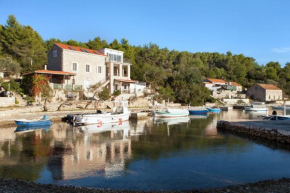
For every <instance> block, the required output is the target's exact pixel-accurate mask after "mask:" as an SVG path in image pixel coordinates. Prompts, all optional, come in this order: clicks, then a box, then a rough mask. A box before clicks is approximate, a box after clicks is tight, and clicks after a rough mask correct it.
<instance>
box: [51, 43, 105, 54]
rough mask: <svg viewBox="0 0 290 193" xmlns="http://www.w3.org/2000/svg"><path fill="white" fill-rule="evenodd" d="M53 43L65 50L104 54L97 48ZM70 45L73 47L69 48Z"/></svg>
mask: <svg viewBox="0 0 290 193" xmlns="http://www.w3.org/2000/svg"><path fill="white" fill-rule="evenodd" d="M55 45H57V46H58V47H60V48H62V49H66V50H72V51H78V52H84V53H90V54H97V55H101V56H106V55H105V54H103V53H102V52H100V51H98V50H91V49H88V48H82V47H76V46H70V45H66V44H61V43H55ZM70 47H71V48H73V49H70ZM82 49H84V50H87V51H88V52H86V51H82ZM95 52H96V53H95Z"/></svg>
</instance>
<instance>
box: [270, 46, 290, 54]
mask: <svg viewBox="0 0 290 193" xmlns="http://www.w3.org/2000/svg"><path fill="white" fill-rule="evenodd" d="M272 52H276V53H290V47H279V48H273V49H272Z"/></svg>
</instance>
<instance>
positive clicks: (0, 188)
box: [0, 178, 290, 193]
mask: <svg viewBox="0 0 290 193" xmlns="http://www.w3.org/2000/svg"><path fill="white" fill-rule="evenodd" d="M0 192H5V193H12V192H13V193H16V192H21V193H28V192H29V193H30V192H42V193H46V192H47V193H50V192H56V193H58V192H59V193H63V192H66V193H67V192H69V193H77V192H82V193H117V192H122V193H149V192H160V193H176V192H185V193H189V192H193V193H216V192H217V193H224V192H226V193H229V192H239V193H244V192H245V193H246V192H247V193H248V192H250V193H273V192H275V193H285V192H290V178H282V179H279V180H265V181H259V182H256V183H247V184H242V185H237V186H227V187H223V188H210V189H201V190H186V191H132V190H113V189H96V188H85V187H76V186H58V185H52V184H39V183H34V182H31V181H22V180H19V179H6V178H0Z"/></svg>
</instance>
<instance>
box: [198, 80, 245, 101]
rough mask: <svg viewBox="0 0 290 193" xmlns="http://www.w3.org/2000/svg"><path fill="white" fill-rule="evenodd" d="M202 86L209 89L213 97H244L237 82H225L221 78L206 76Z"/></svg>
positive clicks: (241, 88)
mask: <svg viewBox="0 0 290 193" xmlns="http://www.w3.org/2000/svg"><path fill="white" fill-rule="evenodd" d="M203 84H204V86H205V87H206V88H207V89H209V90H210V91H211V95H212V96H213V97H214V98H220V99H222V98H245V97H246V95H245V94H243V93H242V91H243V87H242V85H240V84H239V83H237V82H227V81H225V80H222V79H214V78H207V79H205V80H204V81H203Z"/></svg>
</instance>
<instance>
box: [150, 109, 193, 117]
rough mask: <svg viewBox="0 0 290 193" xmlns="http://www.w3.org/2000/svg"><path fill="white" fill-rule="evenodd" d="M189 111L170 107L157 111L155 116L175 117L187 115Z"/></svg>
mask: <svg viewBox="0 0 290 193" xmlns="http://www.w3.org/2000/svg"><path fill="white" fill-rule="evenodd" d="M188 115H189V111H188V110H187V109H169V108H167V109H166V110H165V111H155V112H154V117H156V118H174V117H187V116H188Z"/></svg>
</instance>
